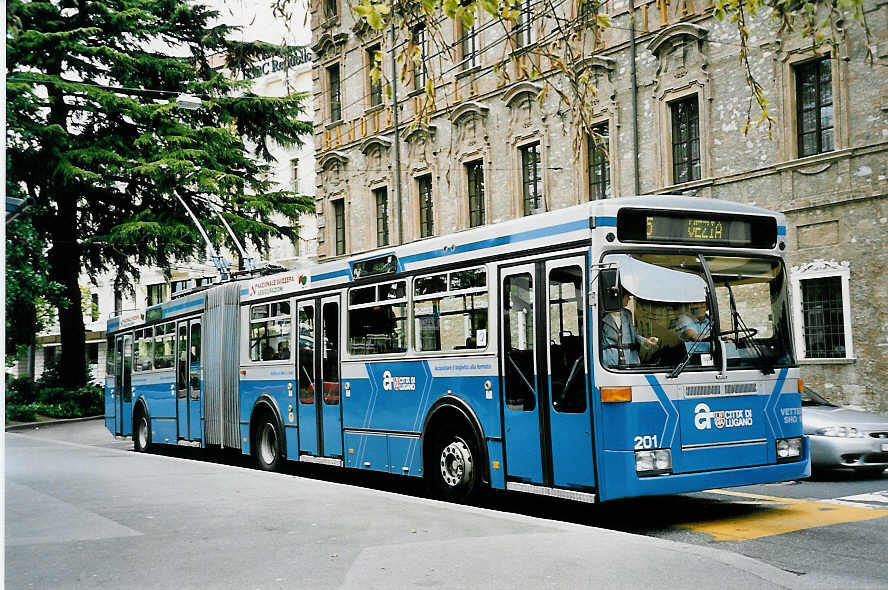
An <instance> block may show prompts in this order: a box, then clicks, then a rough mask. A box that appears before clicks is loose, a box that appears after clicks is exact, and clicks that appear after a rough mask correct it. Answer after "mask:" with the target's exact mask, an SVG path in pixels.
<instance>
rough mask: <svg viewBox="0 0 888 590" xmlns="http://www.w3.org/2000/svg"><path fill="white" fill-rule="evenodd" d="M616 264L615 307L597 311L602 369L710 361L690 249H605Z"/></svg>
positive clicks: (698, 275) (698, 267)
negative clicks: (663, 251)
mask: <svg viewBox="0 0 888 590" xmlns="http://www.w3.org/2000/svg"><path fill="white" fill-rule="evenodd" d="M604 262H605V263H613V264H615V265H616V267H617V268H618V269H619V278H620V284H619V285H617V289H618V291H619V298H620V305H619V307H620V309H619V310H616V311H609V312H603V313H601V316H600V318H599V326H598V331H599V341H600V345H601V361H602V364H603V365H604V366H605V367H607V368H608V369H630V370H635V369H641V368H645V369H651V368H654V369H659V370H666V369H675V368H676V367H677V366H679V365H680V364H681V363H682V362H684V360H685V358H686V357H689V358H688V359H687V361H688V362H687V367H688V368H693V367H698V368H699V367H708V368H711V367H712V366H714V359H713V350H714V347H713V345H712V335H711V334H710V332H711V330H710V316H709V313H708V310H709V294H708V289H707V287H706V279H705V272H704V270H703V265H702V264H701V262H700V260H699V259H698V258H697V256H695V255H693V254H659V253H658V254H633V255H631V256H629V255H626V254H610V255H608V256H605V258H604Z"/></svg>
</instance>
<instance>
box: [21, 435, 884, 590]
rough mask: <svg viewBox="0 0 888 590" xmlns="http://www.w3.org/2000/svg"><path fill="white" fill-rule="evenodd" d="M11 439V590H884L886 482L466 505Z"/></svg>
mask: <svg viewBox="0 0 888 590" xmlns="http://www.w3.org/2000/svg"><path fill="white" fill-rule="evenodd" d="M5 440H6V446H7V448H6V537H5V541H6V570H5V573H6V585H7V587H9V588H30V587H33V588H45V587H53V588H83V587H95V588H120V587H124V586H126V587H137V588H161V587H163V588H197V587H201V588H276V587H281V588H283V587H287V588H293V587H300V588H333V587H345V588H349V587H353V588H373V587H378V588H397V587H418V586H434V587H445V588H465V587H492V588H497V587H502V588H506V587H509V588H530V587H533V588H539V587H553V588H554V587H558V588H573V587H589V586H601V587H623V588H634V587H641V586H654V585H656V586H657V587H660V588H662V587H667V588H669V587H672V588H688V587H694V586H697V587H704V588H706V587H712V586H719V587H722V588H732V587H736V588H744V589H745V590H748V589H749V588H760V587H799V588H835V587H849V588H888V575H886V573H885V564H886V563H888V544H886V542H885V539H886V538H888V518H885V517H886V516H888V503H885V502H883V500H885V499H886V497H885V496H882V495H880V494H879V493H878V492H883V493H885V492H884V491H885V490H886V489H888V477H886V476H883V477H882V478H880V479H870V480H858V479H855V478H853V477H848V476H846V475H842V474H838V475H836V474H834V475H830V476H826V477H820V478H818V479H816V480H814V481H805V482H801V483H796V484H783V485H771V486H752V487H748V488H737V489H732V490H714V491H710V492H706V493H700V494H688V495H681V496H672V497H664V498H650V499H641V500H632V501H620V502H614V503H607V504H602V505H597V506H588V505H581V504H574V503H570V502H563V501H557V500H548V499H544V498H538V497H535V496H525V495H521V494H503V493H497V494H492V495H490V496H488V497H486V498H485V499H483V500H482V501H481V502H480V506H478V507H463V506H456V505H452V504H446V503H441V502H436V501H432V500H428V499H426V498H424V497H422V495H423V490H422V486H421V484H419V482H415V481H413V480H411V479H407V478H388V477H377V476H373V475H371V474H361V473H351V472H346V471H343V470H334V469H324V468H318V467H314V466H306V465H297V464H289V465H288V466H287V470H286V471H285V472H284V473H282V474H269V473H264V472H259V471H256V470H253V469H251V468H250V463H249V460H248V459H247V458H245V457H242V456H240V455H239V454H232V455H225V456H215V455H207V454H206V453H205V452H204V451H202V450H200V449H193V448H182V447H174V448H169V449H167V450H165V451H164V452H163V453H160V454H156V455H137V454H135V453H133V452H131V450H132V442H131V441H129V440H115V439H113V438H112V437H111V436H110V435H108V434H107V432H105V431H104V429H103V426H102V423H101V421H96V422H87V423H80V424H69V425H65V426H56V427H48V428H41V429H40V430H31V431H26V432H22V433H8V434H7V435H6V439H5ZM886 495H888V494H886ZM625 533H634V534H631V535H627V534H625Z"/></svg>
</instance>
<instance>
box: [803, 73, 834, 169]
mask: <svg viewBox="0 0 888 590" xmlns="http://www.w3.org/2000/svg"><path fill="white" fill-rule="evenodd" d="M795 78H796V111H797V117H796V121H797V125H798V141H799V157H800V158H803V157H805V156H812V155H814V154H820V153H823V152H831V151H832V150H833V149H835V142H834V132H833V97H832V70H831V62H830V59H829V57H824V58H823V59H818V60H816V61H809V62H805V63H803V64H800V65H797V66H795Z"/></svg>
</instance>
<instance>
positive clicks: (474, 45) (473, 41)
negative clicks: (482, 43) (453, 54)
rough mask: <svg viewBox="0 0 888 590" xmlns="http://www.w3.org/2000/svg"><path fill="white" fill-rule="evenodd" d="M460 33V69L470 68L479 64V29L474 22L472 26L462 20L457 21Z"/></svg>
mask: <svg viewBox="0 0 888 590" xmlns="http://www.w3.org/2000/svg"><path fill="white" fill-rule="evenodd" d="M457 26H458V35H459V59H460V63H459V66H460V69H463V70H470V69H472V68H474V67H477V66H478V29H477V27H476V26H475V24H474V23H473V24H472V26H471V27H467V26H465V25H464V24H463V23H462V22H458V23H457Z"/></svg>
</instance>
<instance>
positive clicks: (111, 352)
mask: <svg viewBox="0 0 888 590" xmlns="http://www.w3.org/2000/svg"><path fill="white" fill-rule="evenodd" d="M108 359H109V360H108V372H107V374H106V375H105V428H107V429H108V431H109V432H112V433H114V434H117V433H118V428H117V398H118V396H119V395H120V383H119V379H120V376H119V375H120V369H119V368H118V367H117V363H119V362H120V354H119V353H118V346H117V338H115V337H113V336H111V337H109V338H108Z"/></svg>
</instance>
